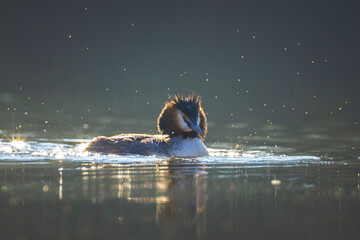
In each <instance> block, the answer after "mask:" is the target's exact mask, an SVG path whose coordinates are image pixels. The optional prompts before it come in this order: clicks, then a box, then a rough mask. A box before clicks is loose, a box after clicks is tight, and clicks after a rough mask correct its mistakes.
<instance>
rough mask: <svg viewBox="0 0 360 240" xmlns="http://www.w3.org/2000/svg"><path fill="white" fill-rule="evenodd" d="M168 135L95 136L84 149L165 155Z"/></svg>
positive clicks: (116, 152)
mask: <svg viewBox="0 0 360 240" xmlns="http://www.w3.org/2000/svg"><path fill="white" fill-rule="evenodd" d="M169 139H170V138H169V137H168V136H164V135H147V134H121V135H117V136H112V137H104V136H101V137H97V138H95V139H93V140H92V141H91V142H90V143H89V145H88V146H87V147H86V148H85V151H92V152H100V153H106V154H138V155H154V154H155V155H167V154H168V142H169Z"/></svg>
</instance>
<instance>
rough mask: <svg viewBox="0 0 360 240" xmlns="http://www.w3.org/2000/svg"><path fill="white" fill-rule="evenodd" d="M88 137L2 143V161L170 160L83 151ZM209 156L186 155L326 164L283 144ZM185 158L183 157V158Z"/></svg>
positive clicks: (214, 160) (254, 163)
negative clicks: (299, 153)
mask: <svg viewBox="0 0 360 240" xmlns="http://www.w3.org/2000/svg"><path fill="white" fill-rule="evenodd" d="M87 142H88V140H84V139H63V140H62V141H60V140H58V139H57V140H50V139H34V140H31V141H30V140H29V141H26V142H24V141H12V142H10V141H6V140H5V141H2V142H0V161H6V162H9V161H13V162H27V163H31V162H37V163H38V162H48V161H77V162H96V163H124V164H153V163H158V162H161V161H168V160H169V159H177V158H169V157H159V156H137V155H126V156H119V155H102V154H98V153H90V152H83V150H84V149H85V147H86V145H87ZM208 149H209V153H210V156H208V157H200V158H185V160H188V161H189V163H190V162H193V161H195V162H196V163H202V164H206V165H211V164H241V165H247V166H249V167H259V166H278V165H279V164H281V165H287V166H296V165H304V164H319V163H322V164H325V163H329V162H325V161H320V160H321V159H320V158H319V157H317V156H303V155H296V154H294V153H293V152H294V151H292V149H289V148H280V147H277V146H275V147H270V146H266V147H265V146H262V147H245V148H242V149H241V150H239V149H235V148H231V147H230V145H222V146H221V147H219V146H215V147H210V148H208ZM182 159H184V158H182Z"/></svg>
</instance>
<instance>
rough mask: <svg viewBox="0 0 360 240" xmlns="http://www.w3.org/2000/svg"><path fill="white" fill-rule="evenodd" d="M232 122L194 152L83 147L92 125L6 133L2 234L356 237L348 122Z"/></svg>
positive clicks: (357, 193) (352, 138) (353, 137)
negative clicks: (123, 152)
mask: <svg viewBox="0 0 360 240" xmlns="http://www.w3.org/2000/svg"><path fill="white" fill-rule="evenodd" d="M232 125H233V124H231V125H229V126H222V128H221V129H222V130H223V131H222V134H221V135H220V134H218V135H215V134H213V135H212V136H211V134H210V136H209V138H208V140H207V142H206V144H207V146H208V147H209V150H210V156H209V157H200V158H169V157H154V156H151V157H144V156H135V155H132V156H115V155H100V154H92V153H84V152H82V149H83V148H84V146H85V145H86V143H87V142H88V141H89V140H90V139H91V136H95V135H96V134H95V133H91V132H90V133H88V135H89V136H88V137H85V138H79V137H78V136H79V134H75V135H76V136H77V137H75V138H65V137H59V136H58V134H59V133H56V134H55V130H56V128H55V129H53V130H54V133H48V134H47V135H44V134H43V133H42V134H39V132H40V131H39V132H37V133H36V132H23V133H22V134H15V135H14V138H12V133H11V130H7V129H4V130H2V136H4V137H3V138H2V139H1V143H0V187H1V191H0V220H1V225H0V238H1V239H101V238H103V239H241V238H243V239H254V238H257V239H265V238H271V239H350V238H356V236H358V234H359V233H360V230H359V229H360V228H359V226H360V168H359V167H360V164H359V163H360V159H359V135H358V128H357V126H355V127H354V126H352V125H347V124H343V125H337V126H338V127H337V128H331V129H332V130H329V129H328V128H323V127H320V126H308V127H298V128H292V129H289V128H288V127H284V126H275V127H274V126H271V127H269V126H251V125H250V126H249V125H245V126H246V127H245V128H244V127H241V126H242V125H241V124H238V125H236V126H232ZM245 132H248V133H246V135H245ZM249 132H250V133H249ZM255 132H256V133H255ZM61 134H62V135H63V136H71V135H72V132H71V131H63V130H62V131H61ZM84 135H85V134H84ZM52 136H53V137H52ZM6 137H9V138H10V140H14V139H16V140H17V141H12V142H11V141H9V139H7V138H6Z"/></svg>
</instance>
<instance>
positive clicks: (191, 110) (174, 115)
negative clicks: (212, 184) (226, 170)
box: [85, 93, 208, 157]
mask: <svg viewBox="0 0 360 240" xmlns="http://www.w3.org/2000/svg"><path fill="white" fill-rule="evenodd" d="M157 126H158V130H159V132H160V133H161V135H147V134H121V135H117V136H113V137H97V138H95V139H93V140H92V141H91V142H90V143H89V145H88V146H87V148H86V149H85V151H94V152H102V153H112V154H138V155H168V156H179V157H196V156H207V155H208V151H207V149H206V147H205V145H204V143H203V141H202V140H203V139H204V138H205V135H206V133H207V120H206V116H205V113H204V110H203V109H202V107H201V98H200V96H199V95H196V94H194V93H193V94H191V95H190V96H188V97H184V96H181V95H178V94H175V95H174V96H169V100H168V101H167V102H165V106H164V108H163V109H162V111H161V113H160V115H159V117H158V120H157Z"/></svg>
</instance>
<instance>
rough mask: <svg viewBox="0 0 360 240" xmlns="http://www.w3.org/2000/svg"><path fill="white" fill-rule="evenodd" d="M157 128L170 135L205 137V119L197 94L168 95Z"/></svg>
mask: <svg viewBox="0 0 360 240" xmlns="http://www.w3.org/2000/svg"><path fill="white" fill-rule="evenodd" d="M158 130H159V132H160V133H161V134H167V135H169V136H170V137H176V136H181V137H185V138H186V137H199V138H201V139H204V138H205V135H206V133H207V120H206V116H205V113H204V110H203V109H202V107H201V98H200V96H199V95H196V94H192V95H190V96H189V97H184V96H180V95H178V94H175V95H174V96H169V101H168V102H166V103H165V106H164V108H163V110H162V111H161V113H160V115H159V118H158Z"/></svg>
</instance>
